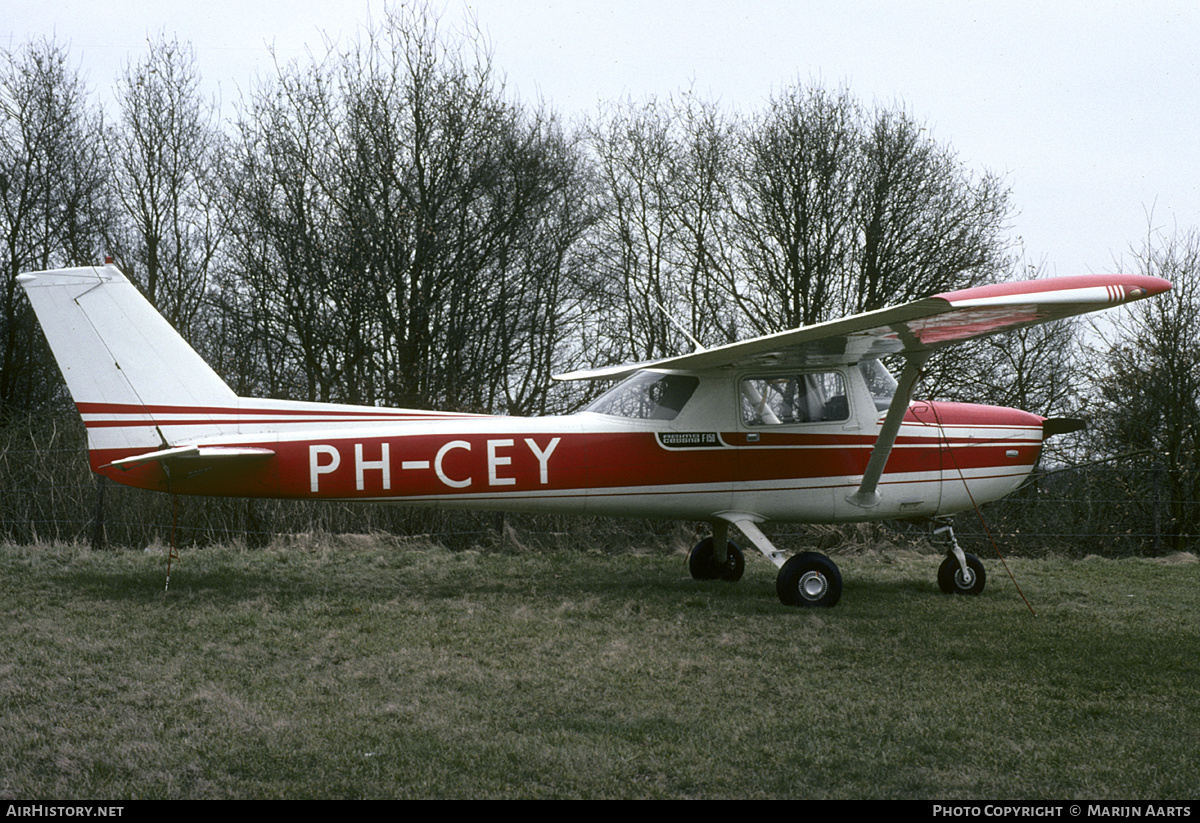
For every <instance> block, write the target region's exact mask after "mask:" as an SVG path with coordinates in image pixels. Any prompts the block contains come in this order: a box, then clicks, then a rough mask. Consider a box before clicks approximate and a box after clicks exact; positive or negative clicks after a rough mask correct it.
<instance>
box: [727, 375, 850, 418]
mask: <svg viewBox="0 0 1200 823" xmlns="http://www.w3.org/2000/svg"><path fill="white" fill-rule="evenodd" d="M741 389H742V422H743V423H745V424H746V425H747V426H788V425H795V424H798V423H823V422H837V421H841V420H848V419H850V405H849V403H848V402H847V401H846V382H845V379H844V378H843V377H842V373H841V372H836V371H831V372H812V373H810V374H794V375H776V376H771V377H747V378H745V379H743V380H742V385H741Z"/></svg>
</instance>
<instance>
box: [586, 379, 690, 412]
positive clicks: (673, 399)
mask: <svg viewBox="0 0 1200 823" xmlns="http://www.w3.org/2000/svg"><path fill="white" fill-rule="evenodd" d="M699 384H700V380H699V379H698V378H696V377H689V376H688V375H683V374H655V373H653V372H638V373H637V374H635V375H634V376H633V377H630V378H628V379H627V380H624V381H622V382H621V383H618V384H617V385H616V386H614V387H613V388H611V389H609V390H608V391H607V392H605V393H604V394H602V395H601V396H600V397H599V398H598V399H597V400H595V401H593V402H592V404H591V405H590V406H588V407H587V409H585V411H590V412H595V413H596V414H608V415H612V416H614V417H631V418H634V419H637V420H674V419H675V417H676V415H678V414H679V412H680V411H682V410H683V406H684V404H685V403H687V401H688V400H689V399H690V398H691V396H692V392H694V391H695V390H696V386H698V385H699Z"/></svg>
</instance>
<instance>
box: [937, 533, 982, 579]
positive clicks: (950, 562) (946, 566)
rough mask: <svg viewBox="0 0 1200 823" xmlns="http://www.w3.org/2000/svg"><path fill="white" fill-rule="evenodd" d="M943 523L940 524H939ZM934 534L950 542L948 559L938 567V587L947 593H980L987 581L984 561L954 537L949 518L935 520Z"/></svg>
mask: <svg viewBox="0 0 1200 823" xmlns="http://www.w3.org/2000/svg"><path fill="white" fill-rule="evenodd" d="M939 523H940V524H941V525H938V524H939ZM933 534H934V536H935V537H943V538H945V540H946V541H947V543H948V544H949V547H948V549H947V551H946V559H945V560H943V561H942V565H941V566H939V567H938V588H939V589H941V590H942V592H943V593H945V594H979V593H980V592H982V591H983V586H984V584H985V583H986V582H987V573H986V572H985V571H984V569H983V563H982V562H980V560H979V558H978V557H976V556H975V555H973V554H968V553H967V552H964V551H963V550H962V549H961V548H960V547H959V545H958V540H956V539H955V537H954V526H952V525H951V524H950V521H949V520H935V521H934V529H933Z"/></svg>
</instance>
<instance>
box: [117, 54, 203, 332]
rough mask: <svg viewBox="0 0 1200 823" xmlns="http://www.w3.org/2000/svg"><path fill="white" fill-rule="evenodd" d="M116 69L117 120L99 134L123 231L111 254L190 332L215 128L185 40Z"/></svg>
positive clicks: (197, 303) (198, 299) (199, 284)
mask: <svg viewBox="0 0 1200 823" xmlns="http://www.w3.org/2000/svg"><path fill="white" fill-rule="evenodd" d="M148 48H149V50H148V53H147V54H146V56H145V57H143V58H142V59H141V60H140V61H139V62H137V63H133V62H129V63H127V64H126V65H125V69H124V72H123V73H122V75H121V77H120V79H119V81H118V84H117V99H118V102H119V104H120V115H121V116H120V121H119V122H118V123H117V124H116V125H115V126H114V127H112V128H110V129H108V130H107V131H106V134H105V150H106V154H107V157H108V160H109V163H110V165H111V167H112V169H113V171H114V174H115V175H116V181H115V185H114V187H113V191H114V192H115V194H116V197H117V199H118V200H119V201H120V203H121V207H122V212H123V215H122V216H123V220H122V226H123V229H122V230H119V231H117V232H114V233H113V235H112V236H111V237H110V243H111V246H112V251H113V252H114V253H115V254H116V256H117V258H118V262H119V263H121V264H122V265H123V267H124V268H125V270H126V272H127V273H128V274H130V275H131V276H133V277H134V279H135V280H136V281H137V282H138V283H139V284H140V285H141V287H142V289H143V290H144V291H145V293H146V296H147V298H148V299H149V300H150V302H151V303H153V304H154V305H155V306H156V307H157V308H158V309H159V311H161V312H162V313H163V314H164V315H165V316H166V318H167V319H168V320H170V321H171V323H172V324H173V325H175V326H176V328H178V329H179V330H180V331H181V332H182V333H183V334H184V336H192V334H191V333H192V327H193V325H194V324H195V321H196V316H197V313H198V312H199V311H200V308H201V305H202V300H203V298H204V296H205V292H206V291H207V287H208V282H209V268H210V266H211V264H212V260H213V256H214V254H215V253H216V250H217V246H218V241H219V235H218V230H217V220H216V213H215V208H214V205H213V203H212V196H213V184H212V179H211V178H212V175H213V172H214V170H215V163H216V151H217V147H218V145H219V139H220V136H219V134H220V133H219V132H218V130H217V128H216V109H215V105H214V104H213V103H211V102H208V101H205V100H204V99H203V98H202V97H201V93H200V75H199V72H198V70H197V67H196V58H195V54H194V52H193V50H192V48H191V46H190V45H188V44H186V43H180V42H179V41H178V40H176V39H171V40H168V39H166V38H165V37H163V36H162V35H160V36H159V37H158V38H157V39H154V40H149V41H148Z"/></svg>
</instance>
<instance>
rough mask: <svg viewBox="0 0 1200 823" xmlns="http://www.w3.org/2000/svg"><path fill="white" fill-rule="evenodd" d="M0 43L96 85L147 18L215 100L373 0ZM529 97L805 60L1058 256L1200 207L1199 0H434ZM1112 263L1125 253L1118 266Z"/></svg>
mask: <svg viewBox="0 0 1200 823" xmlns="http://www.w3.org/2000/svg"><path fill="white" fill-rule="evenodd" d="M5 5H7V6H8V8H7V9H6V10H5V12H4V14H3V19H0V45H3V46H4V47H5V48H7V49H10V50H12V49H16V48H19V47H20V46H21V45H22V44H24V43H25V42H26V41H27V40H29V39H30V38H31V37H41V36H53V37H54V38H55V39H56V40H57V41H59V42H61V43H67V44H69V45H70V46H71V54H72V56H73V58H74V59H75V60H77V61H78V62H79V64H80V65H81V67H82V69H83V70H84V71H85V72H86V74H87V76H88V79H89V81H90V84H91V86H92V87H93V88H94V89H96V90H97V91H98V92H105V93H107V92H108V91H109V90H110V89H111V88H112V86H113V81H114V78H115V77H116V75H117V72H118V70H119V69H120V67H121V65H122V64H123V62H124V61H125V60H127V59H129V58H130V57H133V58H134V59H137V58H139V57H140V56H141V55H142V54H144V53H145V44H146V37H147V35H148V34H149V35H156V34H157V33H158V32H161V31H165V32H166V34H167V36H168V37H170V36H172V35H174V36H177V37H178V38H179V39H180V40H186V41H190V42H191V44H192V45H193V46H194V48H195V49H196V53H197V58H198V60H199V64H200V68H201V71H202V73H203V75H204V79H205V82H206V83H207V84H209V85H210V87H212V88H213V89H216V88H218V87H219V89H220V93H221V97H222V100H223V112H224V113H225V114H226V115H229V114H231V113H232V111H233V106H234V104H235V102H236V100H237V98H238V96H239V94H240V91H239V90H245V89H247V88H248V87H249V85H250V82H251V78H252V77H253V76H254V74H255V72H259V73H266V74H270V73H272V71H273V69H272V64H271V60H270V55H269V52H268V46H273V47H274V49H275V52H276V54H277V55H279V56H280V57H281V58H283V59H285V60H290V59H293V58H299V59H304V58H305V55H306V54H307V52H308V51H310V50H311V52H313V53H315V54H318V55H320V54H323V53H324V52H325V51H326V47H325V38H329V39H332V40H334V41H340V42H343V43H346V42H348V41H350V40H351V39H353V38H354V36H355V34H356V32H357V31H358V29H359V28H360V27H361V26H362V25H363V24H365V23H366V22H368V20H371V19H374V20H376V21H378V20H379V19H380V17H381V16H382V12H383V8H384V6H383V3H382V2H379V0H376V1H375V2H367V1H366V0H282V1H281V2H275V0H269V1H268V0H202V1H194V2H190V3H188V2H181V0H173V1H172V2H153V1H152V0H109V1H108V2H102V0H37V1H36V2H20V3H18V2H16V0H7V2H6V4H5ZM435 8H443V9H444V16H443V25H444V26H451V25H452V26H458V25H460V23H461V21H462V20H463V18H464V16H465V14H466V13H467V11H468V10H469V11H470V12H472V13H473V14H474V15H475V19H476V20H477V22H478V24H479V26H480V27H481V28H482V29H483V30H484V32H485V33H486V34H487V36H488V37H489V38H490V40H491V44H492V48H493V55H494V62H495V65H496V67H497V68H498V69H499V70H500V71H502V72H503V73H504V74H505V75H506V76H507V79H508V83H509V87H510V88H511V89H512V90H514V91H515V92H516V93H517V95H518V96H519V97H520V98H522V99H525V100H527V101H533V100H535V99H537V98H541V99H542V100H544V101H545V102H546V103H548V104H549V105H550V106H552V107H553V108H555V109H557V110H558V111H560V112H561V113H563V114H564V115H573V114H585V113H590V112H593V111H595V109H596V107H597V105H598V103H600V102H601V101H612V100H616V99H618V98H620V97H622V96H630V97H632V98H633V99H635V100H638V99H643V98H645V97H648V96H655V95H657V96H666V95H670V94H672V93H676V92H679V91H681V90H683V89H686V88H688V87H691V88H693V90H694V91H695V92H696V93H699V94H701V95H704V96H706V97H709V98H713V99H716V100H719V101H720V102H721V103H722V104H723V105H724V106H725V107H727V108H728V109H731V110H741V111H747V112H748V111H753V110H756V109H759V108H761V107H762V105H763V103H764V101H766V100H767V99H768V98H769V97H770V96H771V94H772V93H773V92H774V91H777V90H779V89H780V88H782V87H784V86H786V85H790V84H793V83H795V82H797V81H801V82H803V81H807V80H809V79H813V78H816V79H819V80H820V81H821V82H822V83H824V84H825V85H827V86H831V87H836V86H839V85H843V84H844V85H846V86H847V87H848V88H849V89H850V91H851V92H852V93H853V94H854V95H855V96H856V97H858V98H859V99H860V100H862V101H863V102H865V103H868V104H869V103H872V102H876V101H877V102H880V103H884V104H888V105H891V104H894V103H896V102H897V101H899V102H901V103H902V104H903V105H904V106H905V107H907V108H908V110H909V111H910V112H912V113H913V114H914V115H915V117H916V118H917V119H918V120H920V121H923V122H925V123H926V125H927V126H928V127H929V129H930V132H931V133H932V135H933V137H934V138H935V139H937V140H938V141H939V142H943V143H948V144H949V145H950V146H952V147H953V148H954V149H955V151H956V152H957V153H958V155H959V157H960V159H961V160H963V162H965V163H966V164H967V165H968V166H969V167H971V168H975V169H984V168H986V169H990V170H992V171H996V172H999V173H1002V174H1004V175H1005V176H1006V179H1007V180H1008V182H1009V185H1010V186H1011V188H1012V191H1013V201H1014V204H1015V206H1016V208H1017V209H1018V211H1019V214H1018V215H1017V216H1016V218H1015V220H1014V223H1013V233H1014V236H1019V237H1021V238H1022V239H1023V241H1024V246H1025V253H1026V257H1027V258H1028V259H1029V261H1030V262H1031V263H1035V264H1036V263H1042V262H1044V263H1045V264H1046V266H1047V269H1048V270H1049V272H1050V273H1052V274H1060V275H1066V274H1083V273H1087V272H1102V271H1112V270H1114V269H1116V268H1117V265H1118V263H1117V262H1115V261H1118V260H1119V259H1120V258H1121V256H1122V255H1127V254H1128V250H1129V247H1130V245H1131V244H1132V245H1140V244H1141V242H1142V240H1143V238H1144V237H1145V236H1146V233H1147V227H1148V223H1147V213H1148V212H1150V211H1151V210H1153V225H1154V226H1155V227H1156V228H1158V229H1160V230H1164V231H1168V232H1170V231H1173V230H1174V228H1175V227H1176V226H1178V227H1179V228H1181V229H1187V228H1190V227H1196V226H1200V133H1198V129H1197V126H1198V125H1200V114H1198V113H1200V58H1198V55H1200V3H1196V2H1194V0H1192V1H1189V2H1183V0H1176V1H1175V2H1166V1H1165V0H1163V1H1162V2H1156V0H1137V2H1116V1H1115V0H1113V1H1111V2H1088V3H1083V2H1066V0H1051V1H1050V2H1047V0H1036V1H1035V2H1023V1H1022V0H1004V2H967V0H957V2H949V0H946V2H934V0H924V1H923V2H902V1H901V0H895V1H894V2H883V0H859V1H858V2H844V1H843V2H832V0H825V1H824V2H802V1H798V0H792V1H791V2H783V1H782V0H736V2H716V1H715V0H582V1H581V0H474V1H473V2H469V3H466V2H460V1H458V0H447V1H446V2H442V3H437V4H435ZM1125 268H1126V269H1128V268H1131V267H1130V266H1125Z"/></svg>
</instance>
